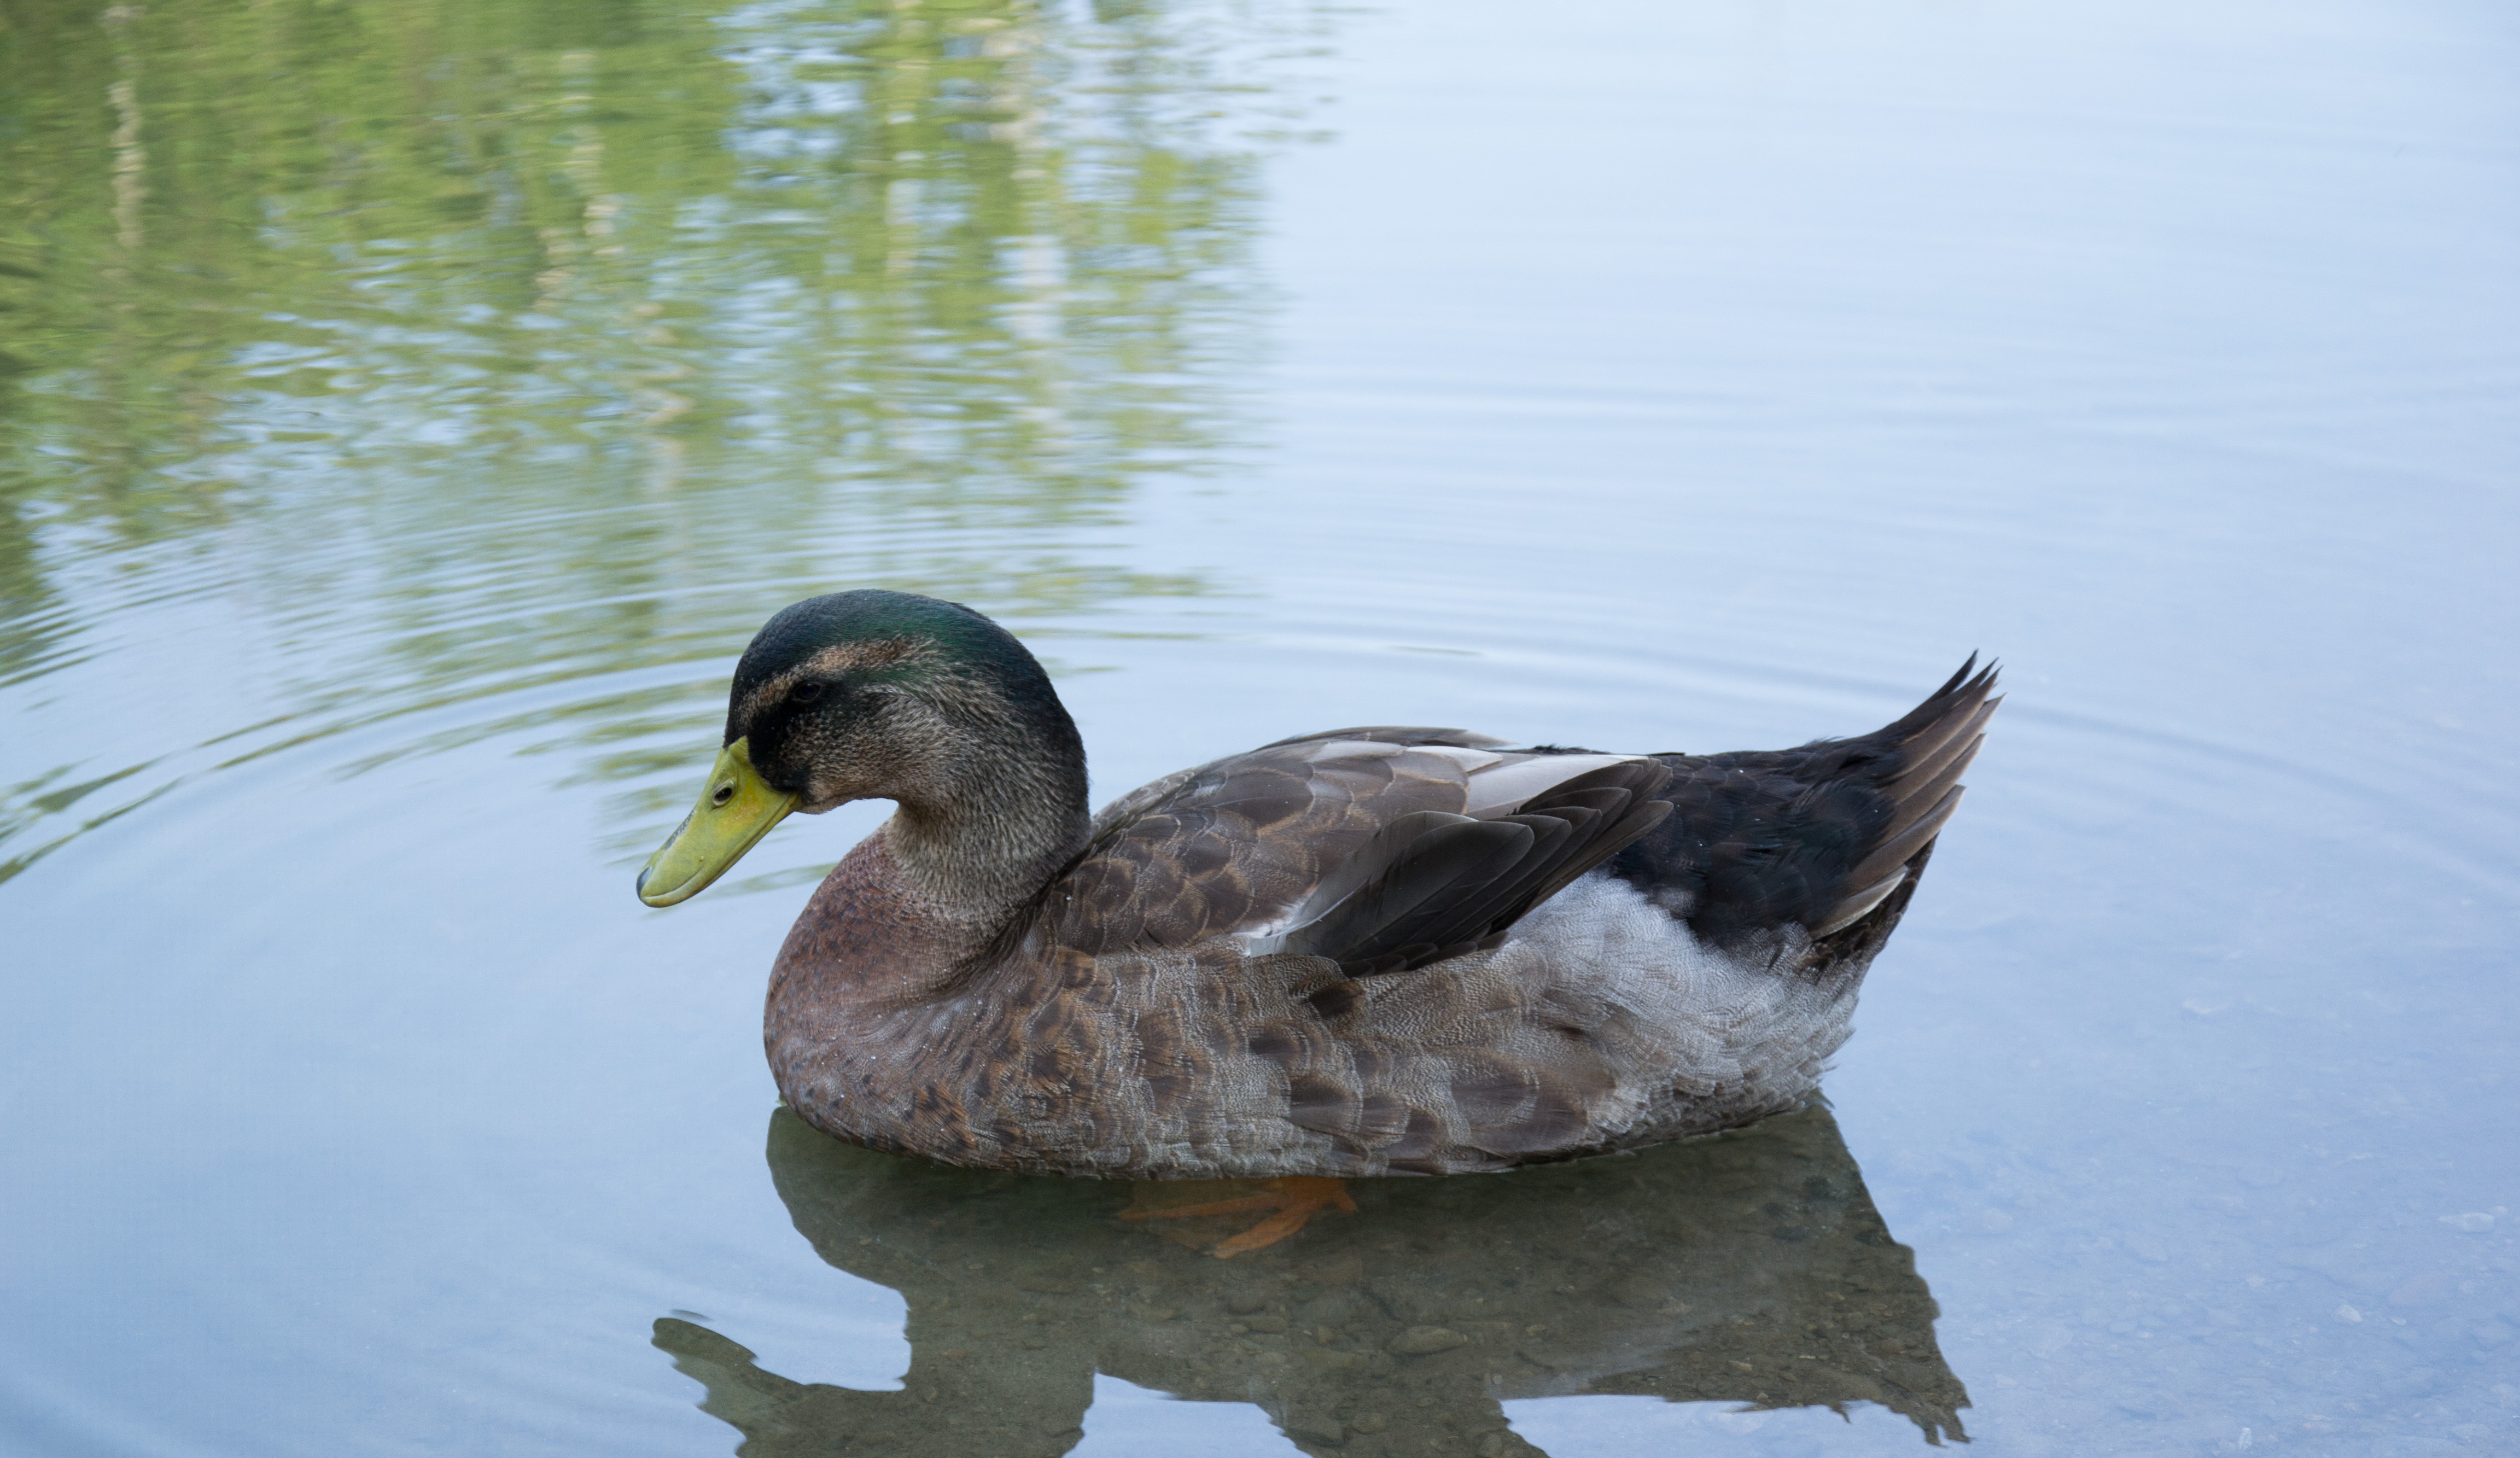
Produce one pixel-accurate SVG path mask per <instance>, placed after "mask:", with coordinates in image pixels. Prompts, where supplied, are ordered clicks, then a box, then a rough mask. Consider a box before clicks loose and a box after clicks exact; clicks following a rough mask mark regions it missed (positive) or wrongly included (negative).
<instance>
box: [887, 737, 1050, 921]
mask: <svg viewBox="0 0 2520 1458" xmlns="http://www.w3.org/2000/svg"><path fill="white" fill-rule="evenodd" d="M1050 708H1051V712H1052V714H1053V715H1055V717H1056V720H1057V722H1056V723H1046V724H1025V725H1020V726H1018V725H1014V724H1007V725H991V726H987V727H988V728H991V729H999V730H1002V731H1006V732H998V733H982V734H977V735H974V736H973V737H972V739H971V740H970V741H968V747H967V752H964V753H962V754H960V755H958V756H956V761H955V762H954V763H953V764H951V765H948V766H946V767H945V772H944V773H942V774H938V775H934V776H932V777H922V778H925V779H927V783H926V784H923V785H922V786H921V787H920V788H919V789H918V790H917V791H915V792H910V793H905V794H904V795H902V796H901V797H900V798H899V799H898V800H897V803H898V804H899V806H900V808H899V809H898V810H896V811H895V812H894V813H893V816H892V818H891V819H890V820H887V821H885V822H884V826H883V837H884V845H885V848H886V849H887V850H888V851H889V852H890V853H891V856H892V860H893V864H894V866H895V867H896V868H897V871H898V874H899V876H900V878H901V881H902V883H903V885H904V886H905V888H908V889H909V890H911V891H912V892H913V893H915V894H916V895H917V896H918V897H919V898H920V899H921V900H922V901H924V902H926V903H927V904H928V905H929V906H930V907H931V908H933V911H934V913H935V914H937V915H940V916H942V917H944V918H945V919H947V920H948V921H950V922H953V923H955V924H957V925H958V926H959V927H960V928H962V929H964V930H966V931H967V932H969V933H971V934H978V935H986V934H993V933H995V932H996V931H997V930H998V929H999V928H1001V927H1002V926H1004V925H1005V923H1006V921H1007V919H1008V918H1009V917H1011V916H1012V915H1013V914H1014V913H1015V912H1016V910H1017V909H1019V908H1020V907H1021V906H1022V905H1023V904H1024V903H1025V902H1027V901H1029V900H1030V899H1031V898H1032V896H1033V893H1034V892H1036V891H1038V890H1040V889H1041V888H1042V887H1043V886H1045V885H1047V884H1048V883H1049V881H1050V878H1051V877H1053V876H1055V875H1057V873H1058V871H1059V870H1060V868H1061V867H1063V866H1065V865H1066V864H1067V863H1068V861H1069V860H1071V859H1072V858H1074V856H1075V855H1076V852H1078V851H1079V850H1082V849H1083V848H1084V847H1085V842H1086V838H1087V834H1088V828H1089V827H1090V826H1091V824H1092V823H1093V817H1092V815H1091V814H1090V813H1089V812H1088V810H1087V808H1086V799H1085V793H1086V791H1085V751H1084V747H1083V744H1082V742H1081V741H1080V740H1079V739H1078V737H1077V734H1076V726H1075V724H1074V723H1073V722H1072V721H1070V720H1069V719H1068V717H1067V713H1066V710H1065V709H1063V708H1060V707H1058V706H1057V703H1056V701H1054V702H1053V703H1052V705H1051V706H1050Z"/></svg>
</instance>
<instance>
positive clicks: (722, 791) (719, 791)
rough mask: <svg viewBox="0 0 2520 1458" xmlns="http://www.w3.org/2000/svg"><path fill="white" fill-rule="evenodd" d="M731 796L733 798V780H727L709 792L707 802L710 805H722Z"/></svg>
mask: <svg viewBox="0 0 2520 1458" xmlns="http://www.w3.org/2000/svg"><path fill="white" fill-rule="evenodd" d="M733 798H735V782H734V781H733V780H729V781H727V782H726V783H725V784H723V785H720V786H719V787H717V788H716V789H715V790H712V791H710V792H709V803H710V804H712V805H723V804H725V803H726V802H727V801H728V800H731V799H733Z"/></svg>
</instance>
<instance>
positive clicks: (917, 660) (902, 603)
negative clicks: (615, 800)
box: [725, 588, 1085, 809]
mask: <svg viewBox="0 0 2520 1458" xmlns="http://www.w3.org/2000/svg"><path fill="white" fill-rule="evenodd" d="M740 739H742V740H749V741H750V749H751V758H752V762H753V764H754V765H755V766H756V768H757V769H758V770H759V772H760V774H761V777H762V778H763V779H764V780H765V781H767V782H768V783H769V784H771V785H772V786H774V787H776V788H778V789H780V790H782V791H787V792H791V793H794V794H797V795H800V796H802V797H803V798H804V801H805V804H804V805H803V806H802V808H806V809H818V808H828V807H829V805H830V804H832V803H836V802H837V801H836V800H835V799H834V798H833V797H834V796H844V797H849V798H855V797H862V796H865V795H867V794H869V793H870V792H871V791H874V792H876V793H881V791H880V790H877V784H878V782H892V781H903V782H905V783H906V784H907V786H908V788H911V789H912V790H913V793H914V794H915V793H916V788H917V787H916V782H917V781H920V780H924V779H929V778H932V777H933V775H934V773H935V772H939V771H942V772H945V773H946V774H947V776H948V777H949V778H952V779H955V780H958V781H965V780H967V778H968V776H969V774H970V773H971V772H972V771H973V770H974V769H975V768H977V766H974V765H971V764H968V763H967V762H962V761H965V760H967V757H968V752H970V751H971V750H974V749H977V748H979V747H980V746H981V745H989V746H992V747H994V748H997V749H1000V750H1002V751H1003V750H1006V749H1010V748H1012V746H1013V745H1017V744H1019V745H1021V746H1022V747H1023V750H1022V751H1018V753H1021V754H1022V756H1023V757H1027V758H1029V757H1033V756H1034V755H1038V756H1040V757H1041V758H1044V759H1047V760H1049V761H1051V762H1054V763H1059V762H1067V763H1072V764H1073V765H1074V766H1075V775H1076V779H1077V780H1078V782H1079V784H1078V787H1077V794H1078V795H1079V796H1080V797H1081V796H1082V793H1083V786H1082V781H1083V777H1084V776H1083V771H1084V757H1085V751H1084V744H1083V742H1082V741H1081V740H1080V739H1079V738H1078V736H1077V733H1076V726H1075V723H1074V722H1073V721H1072V720H1070V719H1069V718H1068V716H1067V710H1066V709H1065V708H1063V707H1062V706H1060V705H1059V702H1058V695H1057V692H1056V691H1055V690H1053V689H1052V687H1051V684H1050V675H1049V674H1047V673H1045V672H1043V671H1042V666H1041V664H1040V662H1039V661H1036V660H1035V659H1034V658H1033V656H1032V654H1031V653H1030V652H1028V651H1027V650H1026V649H1025V648H1024V646H1023V645H1022V644H1021V643H1019V642H1017V641H1016V640H1015V637H1014V635H1013V634H1012V633H1010V632H1008V631H1007V630H1006V629H1004V628H1002V627H1000V626H998V625H997V624H996V623H994V622H991V621H990V620H989V619H987V618H986V617H983V616H981V615H979V614H977V613H974V612H972V611H971V610H970V609H968V608H966V607H964V606H963V605H962V604H960V603H949V602H944V601H941V600H939V599H936V598H931V597H921V596H919V595H918V594H916V593H908V592H887V591H883V590H881V589H879V588H867V589H862V590H859V591H856V592H835V593H832V594H830V595H829V596H825V597H816V598H807V599H806V600H805V601H803V602H801V603H797V604H794V605H792V606H790V607H787V608H784V609H782V610H781V611H780V612H779V613H778V615H775V616H773V617H772V618H771V619H770V620H769V621H768V622H767V623H764V624H763V625H762V628H761V631H760V632H758V633H756V634H754V635H753V639H752V643H751V645H750V646H749V647H747V648H746V649H744V651H743V658H742V661H740V662H739V663H737V665H736V669H735V682H734V685H733V687H732V689H731V690H730V692H729V694H728V699H727V716H726V740H725V742H726V743H727V744H730V745H731V744H734V743H735V742H736V741H738V740H740ZM1024 751H1029V753H1024ZM890 788H891V786H890V784H888V783H886V784H882V786H881V789H882V790H889V789H890Z"/></svg>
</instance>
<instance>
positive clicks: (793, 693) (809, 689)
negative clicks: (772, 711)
mask: <svg viewBox="0 0 2520 1458" xmlns="http://www.w3.org/2000/svg"><path fill="white" fill-rule="evenodd" d="M822 697H823V686H822V684H821V683H820V682H818V681H816V680H814V679H811V678H809V679H806V680H805V681H804V682H802V683H799V684H797V685H796V686H795V687H794V688H792V689H789V690H788V691H787V702H788V703H790V704H811V703H813V702H814V701H815V700H817V699H820V698H822Z"/></svg>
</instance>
